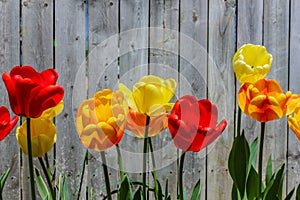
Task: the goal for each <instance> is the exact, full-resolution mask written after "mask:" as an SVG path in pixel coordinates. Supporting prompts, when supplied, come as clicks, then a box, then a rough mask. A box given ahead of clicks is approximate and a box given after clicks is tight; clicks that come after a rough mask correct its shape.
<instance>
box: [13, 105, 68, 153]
mask: <svg viewBox="0 0 300 200" xmlns="http://www.w3.org/2000/svg"><path fill="white" fill-rule="evenodd" d="M63 107H64V103H63V101H61V102H60V103H59V104H57V105H56V106H54V107H52V108H48V109H47V110H45V111H44V112H43V113H42V115H41V117H39V118H31V119H30V136H31V145H32V146H31V148H32V156H33V157H42V156H43V155H44V154H45V153H47V152H48V151H50V150H51V149H52V147H53V145H54V143H55V142H56V127H55V125H54V124H53V122H52V119H53V118H54V117H55V116H57V115H58V114H59V113H61V112H62V110H63ZM16 138H17V141H18V143H19V145H20V147H21V149H22V151H23V152H24V153H25V154H26V155H28V149H27V123H26V121H25V122H23V124H22V125H21V126H19V127H18V128H17V130H16Z"/></svg>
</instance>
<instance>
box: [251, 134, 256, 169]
mask: <svg viewBox="0 0 300 200" xmlns="http://www.w3.org/2000/svg"><path fill="white" fill-rule="evenodd" d="M257 146H258V140H257V138H255V140H253V142H252V143H251V145H250V159H249V160H250V163H251V165H249V170H250V168H251V166H252V165H253V166H256V158H257V150H258V149H257Z"/></svg>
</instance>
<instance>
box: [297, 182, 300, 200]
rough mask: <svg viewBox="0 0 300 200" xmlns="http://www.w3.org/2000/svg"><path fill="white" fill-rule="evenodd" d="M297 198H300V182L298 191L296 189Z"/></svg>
mask: <svg viewBox="0 0 300 200" xmlns="http://www.w3.org/2000/svg"><path fill="white" fill-rule="evenodd" d="M296 200H300V184H299V185H298V187H297V191H296Z"/></svg>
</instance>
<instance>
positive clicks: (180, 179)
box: [178, 151, 186, 200]
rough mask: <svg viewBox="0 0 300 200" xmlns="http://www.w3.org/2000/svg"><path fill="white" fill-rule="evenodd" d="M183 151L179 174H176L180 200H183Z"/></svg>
mask: <svg viewBox="0 0 300 200" xmlns="http://www.w3.org/2000/svg"><path fill="white" fill-rule="evenodd" d="M185 153H186V152H185V151H184V152H183V153H182V155H181V158H180V164H179V172H178V183H179V195H180V200H183V163H184V157H185Z"/></svg>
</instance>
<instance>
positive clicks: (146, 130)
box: [143, 116, 150, 199]
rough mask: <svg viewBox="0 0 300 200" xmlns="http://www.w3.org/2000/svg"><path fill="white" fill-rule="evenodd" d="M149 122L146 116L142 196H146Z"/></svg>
mask: <svg viewBox="0 0 300 200" xmlns="http://www.w3.org/2000/svg"><path fill="white" fill-rule="evenodd" d="M149 123H150V117H149V116H147V118H146V127H145V137H144V151H143V197H144V199H147V198H146V190H147V187H146V179H147V170H146V168H147V157H148V149H149V147H148V144H149V143H148V132H149Z"/></svg>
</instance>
